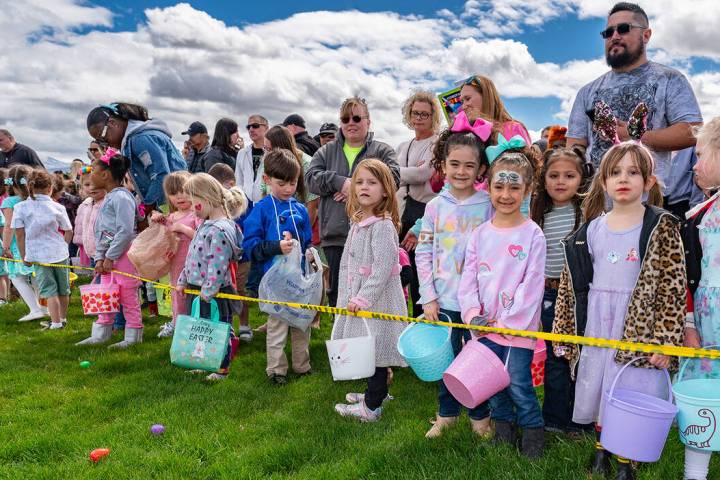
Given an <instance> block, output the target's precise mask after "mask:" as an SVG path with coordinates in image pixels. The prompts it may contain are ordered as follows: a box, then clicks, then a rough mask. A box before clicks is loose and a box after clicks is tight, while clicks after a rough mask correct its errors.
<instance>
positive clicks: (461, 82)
mask: <svg viewBox="0 0 720 480" xmlns="http://www.w3.org/2000/svg"><path fill="white" fill-rule="evenodd" d="M463 85H475V86H478V87H479V86H480V83H479V82H478V79H477V75H470V76H469V77H468V78H466V79H465V80H458V81H457V82H455V86H456V87H461V86H463Z"/></svg>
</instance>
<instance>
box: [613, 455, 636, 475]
mask: <svg viewBox="0 0 720 480" xmlns="http://www.w3.org/2000/svg"><path fill="white" fill-rule="evenodd" d="M615 480H635V471H634V470H633V468H632V464H631V463H630V462H629V461H628V460H627V459H622V460H621V459H619V458H618V464H617V474H615Z"/></svg>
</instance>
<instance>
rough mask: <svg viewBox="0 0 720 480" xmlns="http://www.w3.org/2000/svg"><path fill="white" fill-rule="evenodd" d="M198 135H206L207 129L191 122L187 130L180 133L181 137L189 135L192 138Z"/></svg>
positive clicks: (198, 123)
mask: <svg viewBox="0 0 720 480" xmlns="http://www.w3.org/2000/svg"><path fill="white" fill-rule="evenodd" d="M198 133H208V131H207V128H206V127H205V125H203V124H202V123H201V122H193V123H191V124H190V126H189V127H188V129H187V130H185V131H184V132H182V135H190V136H191V137H192V136H193V135H196V134H198Z"/></svg>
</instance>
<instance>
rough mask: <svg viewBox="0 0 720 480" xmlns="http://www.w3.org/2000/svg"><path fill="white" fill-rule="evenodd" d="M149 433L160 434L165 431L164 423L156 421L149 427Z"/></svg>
mask: <svg viewBox="0 0 720 480" xmlns="http://www.w3.org/2000/svg"><path fill="white" fill-rule="evenodd" d="M150 433H152V434H153V435H162V434H163V433H165V425H162V424H160V423H156V424H155V425H153V426H152V427H150Z"/></svg>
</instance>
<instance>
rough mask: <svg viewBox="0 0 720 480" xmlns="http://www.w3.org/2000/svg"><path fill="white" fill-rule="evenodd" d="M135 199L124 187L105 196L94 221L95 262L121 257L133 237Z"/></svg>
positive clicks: (135, 209)
mask: <svg viewBox="0 0 720 480" xmlns="http://www.w3.org/2000/svg"><path fill="white" fill-rule="evenodd" d="M136 212H137V206H136V205H135V197H133V195H132V193H130V191H129V190H128V189H127V188H125V187H117V188H115V189H113V190H112V191H111V192H110V193H108V194H107V195H106V196H105V200H103V204H102V207H100V212H99V213H98V216H97V220H95V245H96V247H95V261H96V262H99V261H101V260H103V259H105V258H108V259H110V260H113V261H115V260H117V259H118V258H120V257H122V255H123V253H125V252H126V251H127V250H128V248H130V243H131V242H132V240H133V238H134V237H135V213H136Z"/></svg>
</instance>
